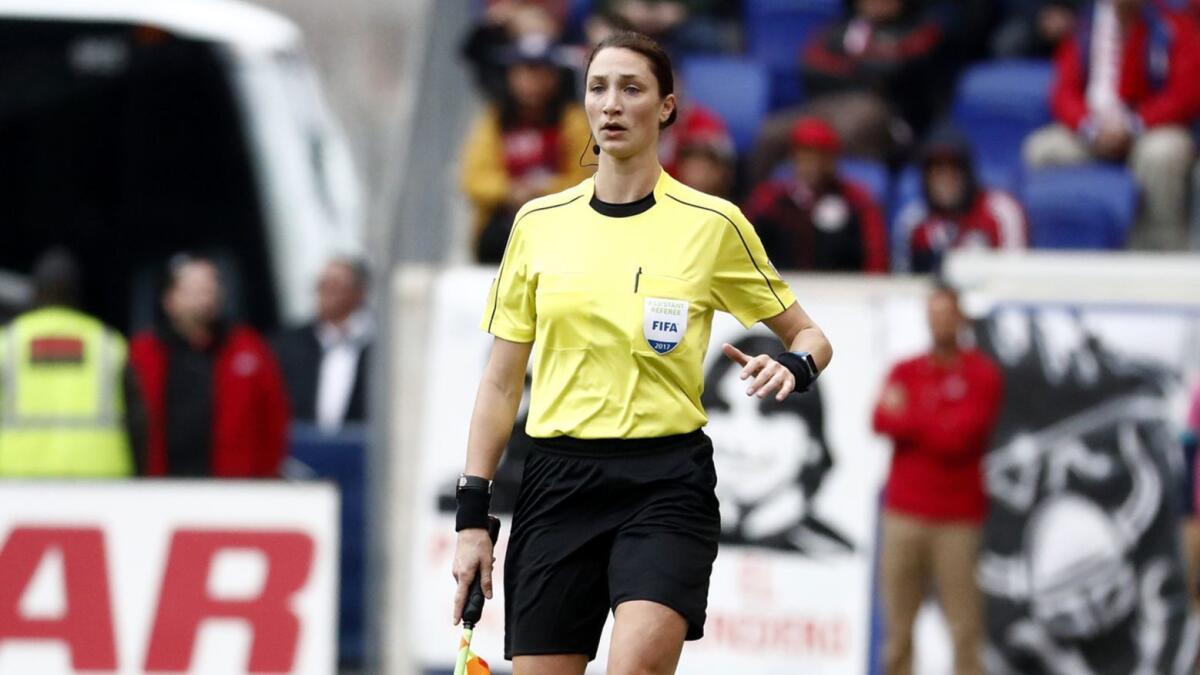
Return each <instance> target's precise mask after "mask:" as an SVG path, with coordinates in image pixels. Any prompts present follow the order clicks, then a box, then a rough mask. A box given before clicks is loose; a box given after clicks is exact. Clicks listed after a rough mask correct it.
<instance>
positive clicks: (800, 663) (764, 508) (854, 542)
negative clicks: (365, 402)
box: [404, 266, 1200, 675]
mask: <svg viewBox="0 0 1200 675" xmlns="http://www.w3.org/2000/svg"><path fill="white" fill-rule="evenodd" d="M1063 269H1064V270H1065V271H1067V272H1069V271H1070V269H1072V268H1070V266H1063ZM1014 274H1016V273H1014ZM1017 276H1019V274H1017ZM490 279H491V272H490V271H482V270H451V271H447V272H443V273H439V274H438V275H436V276H435V278H434V281H433V283H432V286H431V288H430V291H429V298H428V310H427V311H428V317H429V326H428V327H429V331H428V348H427V350H425V351H424V352H423V356H422V358H423V359H425V363H426V364H428V365H427V366H426V368H427V375H428V376H426V377H422V378H420V379H419V382H418V383H417V384H418V386H419V387H420V388H421V398H422V401H423V407H422V410H423V417H422V420H421V424H420V428H419V431H417V432H416V435H415V438H416V441H415V445H414V447H413V456H414V457H415V461H416V464H415V467H414V468H413V470H412V473H413V475H412V477H411V481H410V482H408V483H407V485H408V486H409V487H411V489H412V490H413V491H415V494H413V495H412V499H413V502H412V503H413V504H415V505H416V506H415V513H414V522H413V533H412V536H413V537H415V539H413V540H412V541H415V542H416V543H417V546H416V549H415V550H416V554H415V557H414V561H413V569H412V574H410V575H409V578H408V579H407V580H406V585H405V586H404V589H405V593H406V594H407V597H406V600H405V604H406V607H407V612H408V614H407V625H409V626H410V627H411V629H412V631H413V636H412V642H411V643H410V644H412V645H413V654H412V656H413V657H414V658H415V661H416V665H417V666H418V667H419V668H420V669H423V670H428V671H438V670H446V669H448V668H449V667H450V665H451V664H452V659H453V654H454V649H453V648H454V646H455V645H456V644H457V636H458V631H457V629H455V628H454V627H452V626H451V625H450V621H449V615H450V601H451V598H452V595H453V587H454V582H453V580H452V579H451V577H450V568H451V562H452V561H451V558H452V556H453V551H454V541H455V535H454V531H453V529H454V528H453V510H454V499H453V494H454V482H455V479H456V477H457V475H458V474H459V472H460V471H461V470H462V465H463V459H464V452H465V448H466V442H467V424H468V422H469V419H470V412H471V409H472V406H473V403H474V396H475V392H476V387H477V385H478V379H479V374H480V373H481V372H482V369H483V365H484V363H485V360H486V358H487V353H488V349H489V347H490V344H491V340H492V338H491V337H490V336H489V335H487V334H486V333H484V332H483V331H481V330H480V329H479V319H480V312H481V311H482V306H483V302H482V298H483V297H484V295H485V294H486V292H487V288H488V285H489V282H490ZM788 281H789V283H790V284H791V286H792V288H793V290H794V291H795V292H796V295H797V297H799V298H800V302H801V303H802V304H803V305H804V307H805V309H806V310H807V311H808V312H809V313H810V314H811V315H812V316H813V318H814V319H815V320H816V321H817V322H818V323H819V324H820V325H821V327H822V328H823V329H824V330H825V331H826V333H827V334H828V335H829V337H830V339H831V341H832V342H833V344H834V345H835V349H836V356H835V359H834V363H833V365H832V367H831V368H830V369H829V370H828V371H827V372H826V373H825V374H824V375H822V377H821V379H820V381H819V384H818V386H817V387H816V388H815V389H814V390H813V391H812V392H810V393H808V394H805V395H802V396H794V397H790V398H789V400H788V401H786V402H784V403H762V402H759V401H757V400H750V399H747V398H746V397H745V395H744V393H743V392H744V383H742V382H740V381H739V380H738V379H737V377H736V373H737V369H736V368H733V367H731V366H730V364H729V362H728V361H727V360H726V359H725V357H724V356H723V355H722V354H721V353H720V347H721V344H722V343H723V342H729V343H731V344H734V345H735V346H737V347H738V348H739V349H741V350H742V351H744V352H746V353H749V354H758V353H776V352H778V351H779V350H780V349H781V347H780V345H779V343H778V340H777V339H776V338H775V337H774V336H773V335H771V334H770V333H769V332H767V331H766V329H765V328H763V327H762V326H761V325H760V326H757V327H755V328H754V329H752V330H750V331H747V330H745V329H743V328H742V327H741V326H740V325H739V324H737V322H736V321H734V320H733V319H732V318H730V317H728V316H725V315H723V314H718V315H717V316H716V317H715V319H714V323H713V329H712V340H711V342H710V345H709V350H708V355H707V357H706V359H705V361H704V375H705V388H704V395H703V403H704V405H705V408H706V409H707V411H708V415H709V424H708V425H707V427H706V428H705V432H706V433H707V434H708V435H709V436H710V437H711V438H712V440H713V445H714V450H715V455H714V457H715V463H716V467H717V474H718V483H717V494H718V497H719V499H720V504H721V518H722V542H721V549H720V553H719V555H718V557H717V561H716V564H715V566H714V569H713V576H712V586H711V589H710V594H709V602H708V620H707V624H706V627H705V637H704V638H703V639H702V640H700V641H698V642H695V643H689V645H688V646H687V647H686V648H685V650H684V653H683V658H682V661H681V664H680V667H679V672H682V673H695V674H699V675H705V674H707V673H713V674H716V673H730V672H740V673H746V674H747V675H749V674H752V673H773V672H804V673H815V674H820V673H837V674H839V675H855V674H866V673H876V672H880V671H879V669H878V664H877V663H873V660H874V659H873V657H874V656H876V655H877V654H878V651H879V649H880V644H881V640H882V639H883V636H882V633H881V631H880V629H879V625H878V622H877V621H875V620H874V618H875V617H877V616H878V614H877V611H878V597H879V595H878V588H877V587H876V582H875V574H874V568H875V561H876V557H877V553H878V552H877V545H878V543H877V533H876V530H877V521H878V515H879V504H880V490H881V487H882V485H883V482H884V479H885V477H886V474H887V471H888V467H889V463H890V447H889V445H888V443H886V442H885V440H884V439H883V438H881V437H879V436H876V435H875V434H874V433H873V432H872V430H871V413H872V409H873V407H874V405H875V402H876V400H877V397H878V395H879V389H880V386H881V384H882V382H883V379H884V377H885V376H886V374H887V372H888V370H889V369H890V368H891V366H892V365H893V364H894V363H896V362H897V361H898V360H900V359H903V358H907V357H910V356H913V355H915V354H918V353H920V352H922V351H923V350H925V349H927V348H928V345H929V337H928V335H929V333H928V328H927V325H926V313H925V297H926V293H927V291H928V285H927V284H925V283H924V282H914V281H909V280H896V279H892V280H862V279H856V280H851V279H829V278H819V277H816V278H814V277H789V278H788ZM975 286H976V287H975V289H973V290H970V291H969V292H968V293H967V294H966V295H965V298H964V300H965V302H966V304H967V305H968V307H969V308H970V310H971V311H972V313H973V315H974V316H977V317H979V318H978V319H977V320H976V321H975V324H974V326H973V330H972V331H971V335H970V336H967V339H968V340H971V341H973V342H974V344H976V345H977V346H978V347H979V348H980V349H982V350H983V351H984V352H985V353H987V354H988V355H989V356H991V357H992V358H993V359H994V360H995V361H996V363H997V364H998V365H999V367H1000V368H1001V370H1002V371H1003V372H1004V375H1005V403H1004V411H1003V413H1002V416H1001V419H1000V421H999V424H998V427H997V429H996V433H995V436H994V439H993V450H992V451H991V452H990V454H989V456H988V458H987V459H986V461H985V472H984V473H985V476H984V478H985V480H984V484H985V487H986V489H987V491H988V493H989V498H990V502H991V504H992V506H991V512H990V515H989V518H988V520H987V522H986V523H985V525H984V530H983V533H984V537H983V551H982V552H981V558H980V567H979V569H978V580H979V583H980V586H981V588H982V590H983V593H984V595H985V599H986V609H987V616H986V631H987V640H986V648H985V654H984V657H985V661H986V665H987V671H988V672H991V673H999V674H1002V675H1008V674H1010V673H1012V674H1015V673H1021V674H1035V673H1045V674H1047V675H1050V674H1059V673H1061V674H1064V675H1065V674H1080V675H1092V674H1095V675H1101V674H1104V673H1175V672H1183V670H1182V669H1184V668H1186V667H1187V664H1188V663H1189V662H1190V660H1191V659H1192V658H1193V657H1194V655H1195V653H1196V649H1197V646H1196V645H1197V638H1198V636H1200V625H1198V624H1197V623H1196V621H1195V619H1194V617H1193V615H1192V613H1191V611H1190V607H1189V605H1188V603H1187V597H1186V589H1185V582H1184V580H1185V576H1184V571H1183V565H1182V558H1181V554H1180V549H1179V537H1178V525H1179V522H1180V509H1181V506H1182V505H1183V504H1184V502H1185V501H1186V499H1187V498H1188V497H1189V496H1188V495H1185V494H1184V490H1183V487H1182V482H1181V479H1182V476H1183V472H1184V470H1185V469H1184V459H1183V456H1182V453H1181V452H1180V448H1179V444H1178V443H1177V442H1176V441H1177V439H1176V435H1177V433H1178V431H1179V428H1180V423H1181V421H1182V419H1183V409H1184V407H1185V404H1186V401H1185V395H1186V393H1187V392H1190V391H1191V390H1192V388H1193V387H1194V386H1195V383H1196V382H1197V379H1198V378H1200V308H1198V307H1196V306H1194V305H1180V304H1175V305H1170V304H1153V303H1151V302H1147V303H1144V304H1143V303H1126V304H1111V303H1110V304H1105V303H1103V302H1100V301H1097V300H1095V299H1091V298H1089V299H1086V300H1072V299H1070V298H1069V297H1067V298H1066V299H1054V300H1049V299H1046V298H1045V297H1042V298H1041V299H1039V300H1037V301H1036V302H1032V303H1031V302H1029V301H1025V300H1022V299H1021V298H1020V297H1017V298H1013V297H1010V296H1004V295H997V294H990V293H989V292H988V287H987V285H986V284H984V283H977V284H976V285H975ZM997 288H1009V287H1008V286H1004V284H999V285H998V286H997ZM1062 294H1064V295H1068V296H1069V293H1068V292H1067V290H1066V289H1063V290H1062ZM527 404H528V396H526V401H524V402H523V404H522V406H521V410H520V412H519V414H518V423H517V425H516V426H517V431H516V432H515V433H514V436H513V439H512V442H511V443H510V447H509V449H508V451H507V452H506V455H505V457H504V459H503V461H502V463H501V465H500V468H499V471H498V473H497V483H496V488H495V489H496V493H495V497H494V501H493V504H494V510H495V511H496V512H498V513H499V514H500V515H501V517H502V519H503V520H504V523H505V527H504V530H503V533H502V535H501V540H500V545H499V546H498V548H497V558H498V560H497V567H496V570H497V571H496V574H495V581H496V590H497V592H496V598H495V600H493V601H492V602H490V603H489V604H488V607H487V609H486V610H485V612H484V619H483V622H482V623H481V625H480V626H479V628H478V630H477V631H476V634H475V651H476V652H477V653H479V654H480V655H481V656H483V657H484V658H485V659H488V660H490V661H491V663H492V664H493V666H494V668H495V669H497V670H500V671H505V670H508V668H509V665H508V664H507V663H505V662H504V661H503V658H502V656H503V634H504V622H503V588H502V583H501V580H502V574H501V571H502V570H503V565H504V545H505V541H506V536H507V532H508V526H509V525H510V523H511V511H512V507H513V501H514V499H515V496H516V489H517V486H518V484H519V481H520V477H521V467H522V462H523V459H524V457H525V456H526V455H527V453H528V452H529V441H528V439H527V438H526V437H524V436H523V434H522V433H521V431H520V430H521V428H522V427H523V423H524V416H525V414H526V413H525V411H526V408H527ZM928 590H929V596H930V601H929V602H928V603H927V606H926V608H925V609H923V610H922V612H921V614H920V616H919V617H918V622H917V624H918V625H917V629H916V668H915V671H916V672H920V673H922V674H923V675H949V673H951V672H952V666H951V664H952V656H951V654H950V640H949V636H948V634H947V630H946V627H945V624H944V621H943V620H942V618H941V615H940V612H938V611H937V610H936V589H933V588H930V589H928ZM610 624H611V622H610ZM610 628H611V625H610ZM607 645H608V643H607V634H606V637H605V639H604V640H603V641H602V643H601V647H600V651H599V654H598V657H597V659H596V661H595V662H594V663H592V664H591V665H590V667H589V670H588V672H589V673H600V672H603V671H604V665H605V656H606V649H607ZM1114 645H1119V647H1117V646H1114ZM1114 650H1116V651H1114Z"/></svg>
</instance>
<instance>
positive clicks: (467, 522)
mask: <svg viewBox="0 0 1200 675" xmlns="http://www.w3.org/2000/svg"><path fill="white" fill-rule="evenodd" d="M463 478H467V479H476V477H475V476H464V477H463ZM479 481H483V484H482V485H481V484H479ZM455 497H456V500H457V502H458V510H457V511H456V513H455V516H454V531H455V532H462V531H463V530H467V529H471V528H480V529H484V530H486V529H487V528H488V509H489V508H491V505H492V491H491V489H490V486H488V485H487V481H486V480H484V479H482V478H477V479H476V480H468V481H463V480H460V481H459V488H458V491H457V493H456V495H455Z"/></svg>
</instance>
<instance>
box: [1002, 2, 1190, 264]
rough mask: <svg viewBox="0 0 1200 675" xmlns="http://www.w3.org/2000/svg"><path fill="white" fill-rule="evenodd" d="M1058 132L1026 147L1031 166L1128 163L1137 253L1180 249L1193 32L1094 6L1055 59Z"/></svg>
mask: <svg viewBox="0 0 1200 675" xmlns="http://www.w3.org/2000/svg"><path fill="white" fill-rule="evenodd" d="M1055 69H1056V78H1055V83H1054V88H1053V92H1052V94H1051V101H1050V105H1051V108H1052V111H1053V113H1054V117H1055V118H1056V119H1057V121H1058V123H1057V124H1055V125H1053V126H1049V127H1046V128H1044V129H1041V130H1039V131H1037V132H1035V133H1034V134H1033V135H1032V136H1030V137H1029V139H1028V140H1027V141H1026V142H1025V148H1024V154H1025V161H1026V163H1028V164H1029V165H1030V166H1033V167H1041V166H1052V165H1061V164H1079V163H1082V162H1086V161H1089V160H1092V159H1099V160H1107V161H1128V163H1129V167H1130V169H1131V170H1132V171H1133V174H1134V176H1135V177H1136V178H1137V181H1138V185H1139V186H1140V187H1141V190H1142V194H1143V209H1142V213H1141V216H1140V217H1139V219H1138V225H1137V228H1136V229H1135V230H1134V232H1133V241H1132V244H1133V246H1134V247H1137V248H1150V249H1161V250H1173V249H1178V248H1186V242H1187V229H1186V222H1187V217H1186V213H1185V211H1186V203H1187V174H1188V170H1189V168H1190V166H1191V160H1192V156H1193V154H1194V144H1193V141H1192V136H1191V133H1190V130H1189V127H1190V126H1191V125H1192V124H1193V123H1195V122H1196V121H1197V120H1198V119H1200V86H1197V85H1196V83H1197V82H1200V29H1198V28H1197V24H1196V22H1195V19H1194V18H1193V17H1192V16H1191V15H1190V14H1189V13H1187V12H1181V11H1174V10H1170V9H1168V8H1166V7H1164V6H1163V4H1162V3H1161V2H1159V0H1098V1H1097V2H1096V3H1095V5H1094V6H1093V7H1092V8H1091V9H1090V10H1089V11H1085V12H1084V13H1083V14H1082V15H1081V25H1080V28H1079V30H1078V31H1077V34H1076V35H1075V36H1074V37H1073V38H1072V39H1069V40H1066V41H1064V42H1063V44H1062V45H1061V46H1060V47H1059V49H1058V54H1057V56H1056V57H1055Z"/></svg>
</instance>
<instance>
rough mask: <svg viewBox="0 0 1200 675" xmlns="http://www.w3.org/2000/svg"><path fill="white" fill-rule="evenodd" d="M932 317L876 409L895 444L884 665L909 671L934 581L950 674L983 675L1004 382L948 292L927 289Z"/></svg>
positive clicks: (901, 673) (887, 502)
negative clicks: (985, 465) (986, 484)
mask: <svg viewBox="0 0 1200 675" xmlns="http://www.w3.org/2000/svg"><path fill="white" fill-rule="evenodd" d="M928 319H929V329H930V333H931V334H932V338H933V347H932V349H931V350H930V351H929V353H927V354H924V355H921V356H918V357H916V358H912V359H909V360H907V361H902V362H900V363H899V364H897V365H896V366H895V367H894V368H892V372H891V374H889V375H888V378H887V382H886V384H885V385H884V388H883V394H882V395H881V396H880V399H879V403H878V404H877V405H876V407H875V416H874V425H875V431H877V432H878V433H881V434H883V435H885V436H887V437H888V438H890V439H891V440H892V444H893V448H894V450H893V454H892V468H891V472H890V473H889V475H888V479H887V487H886V488H885V493H884V511H883V516H882V518H883V526H882V538H883V541H882V550H881V554H880V556H881V557H880V568H881V575H882V586H883V598H884V605H885V607H884V611H885V615H884V616H885V620H886V622H887V629H886V634H887V643H886V645H885V647H884V659H885V663H886V665H885V670H886V672H887V673H888V674H889V675H911V673H912V668H913V666H912V656H913V647H912V629H913V620H914V619H915V618H916V615H917V610H918V609H920V607H921V603H922V602H923V601H924V599H925V596H926V594H927V593H928V592H929V590H930V586H931V585H932V586H933V587H934V588H935V589H936V594H937V597H938V599H939V601H940V603H941V607H942V611H943V612H944V613H945V615H946V620H947V623H948V624H949V626H950V635H951V639H952V641H953V644H954V672H955V673H957V674H958V675H974V674H977V673H978V674H982V673H983V670H982V667H981V665H980V663H979V653H978V652H979V647H980V640H981V636H982V633H983V606H982V598H981V596H980V592H979V588H978V586H977V585H976V583H975V567H976V560H977V558H978V552H979V541H980V530H981V528H982V523H983V519H984V515H985V513H986V511H987V497H986V495H985V494H984V490H983V469H982V460H983V455H984V452H985V451H986V450H987V447H988V440H989V437H990V436H991V433H992V427H993V426H994V425H995V423H996V418H997V417H998V415H999V412H1000V405H1001V401H1002V390H1003V381H1002V377H1001V374H1000V370H999V368H998V367H997V366H996V365H994V364H993V363H992V362H991V360H989V359H988V357H986V356H985V355H984V354H983V353H982V352H979V351H977V350H975V349H968V348H964V347H962V346H960V343H959V336H960V333H961V331H962V329H963V326H964V321H963V316H962V313H961V312H960V310H959V306H958V296H957V294H956V293H955V292H954V291H953V290H952V289H949V288H939V289H937V290H935V291H934V292H933V294H932V295H930V297H929V303H928Z"/></svg>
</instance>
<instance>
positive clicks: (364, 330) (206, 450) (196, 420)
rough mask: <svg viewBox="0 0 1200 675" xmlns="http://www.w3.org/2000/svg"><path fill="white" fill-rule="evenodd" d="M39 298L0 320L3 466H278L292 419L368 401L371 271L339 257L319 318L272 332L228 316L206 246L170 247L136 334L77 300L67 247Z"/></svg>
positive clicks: (270, 472)
mask: <svg viewBox="0 0 1200 675" xmlns="http://www.w3.org/2000/svg"><path fill="white" fill-rule="evenodd" d="M31 276H32V281H33V287H34V298H33V303H32V304H33V306H32V307H31V308H30V309H28V311H25V312H23V313H21V314H19V315H17V316H16V317H15V318H14V319H13V320H12V321H11V322H10V323H9V324H7V325H6V326H4V327H3V329H0V394H2V398H3V412H2V413H0V476H6V477H22V476H23V477H39V476H40V477H55V476H57V477H102V476H105V477H122V476H134V475H142V476H171V477H215V478H272V477H279V476H280V475H281V474H282V472H283V469H284V460H285V459H286V456H287V451H288V445H289V429H290V427H291V425H293V424H297V425H311V426H314V427H315V428H316V429H318V430H319V431H320V432H323V433H327V434H328V433H334V432H337V431H339V430H341V429H342V428H343V427H345V426H347V425H354V424H358V423H361V422H362V421H363V419H364V417H365V414H366V401H365V392H366V372H367V369H368V367H369V360H370V349H371V341H372V334H373V320H372V315H371V313H370V311H369V310H368V308H367V304H366V298H367V288H368V284H369V277H368V273H367V268H366V266H365V264H364V263H363V262H362V261H361V260H359V259H357V258H352V257H334V258H331V259H330V260H329V261H328V262H327V263H326V265H325V266H324V268H323V270H322V271H321V273H320V276H319V278H318V279H317V282H316V287H315V296H316V307H317V311H316V316H315V317H314V319H313V320H312V321H311V322H308V323H305V324H303V325H299V326H295V327H290V328H287V329H285V330H282V331H279V332H278V333H277V334H275V335H272V336H264V335H262V334H260V333H259V332H258V331H256V330H255V329H254V328H251V327H250V326H249V325H246V324H243V323H241V322H237V321H231V320H229V319H228V318H227V316H228V314H227V312H226V311H225V302H226V293H227V287H226V283H225V281H224V280H223V278H222V272H221V269H220V267H219V265H218V264H217V263H216V262H215V261H214V260H213V259H211V258H208V257H205V256H203V255H198V254H192V253H180V254H177V255H175V256H173V257H171V258H170V259H169V260H167V261H166V262H165V264H164V265H163V269H162V279H161V283H160V285H159V293H158V296H157V301H156V307H155V308H154V310H155V312H154V313H155V317H156V320H155V323H154V326H153V327H152V328H149V329H146V330H143V331H140V332H138V333H136V334H134V335H133V336H132V337H131V338H130V339H129V340H128V341H127V340H126V339H125V337H124V336H123V335H121V334H120V333H119V332H118V331H117V330H115V329H114V328H112V327H109V326H106V325H104V324H103V323H102V322H101V321H100V320H98V319H97V318H95V317H92V316H90V315H88V314H86V313H84V311H83V310H82V309H81V306H80V299H81V294H82V290H83V286H84V284H86V283H87V280H86V279H84V278H83V276H82V273H81V269H80V266H79V264H78V263H77V262H76V260H75V258H74V257H73V256H72V254H71V253H70V252H69V251H67V250H66V249H64V248H55V249H51V250H50V251H48V252H46V253H45V254H44V255H43V256H41V258H40V259H39V260H38V261H37V262H36V264H35V265H34V268H33V273H32V275H31Z"/></svg>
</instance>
